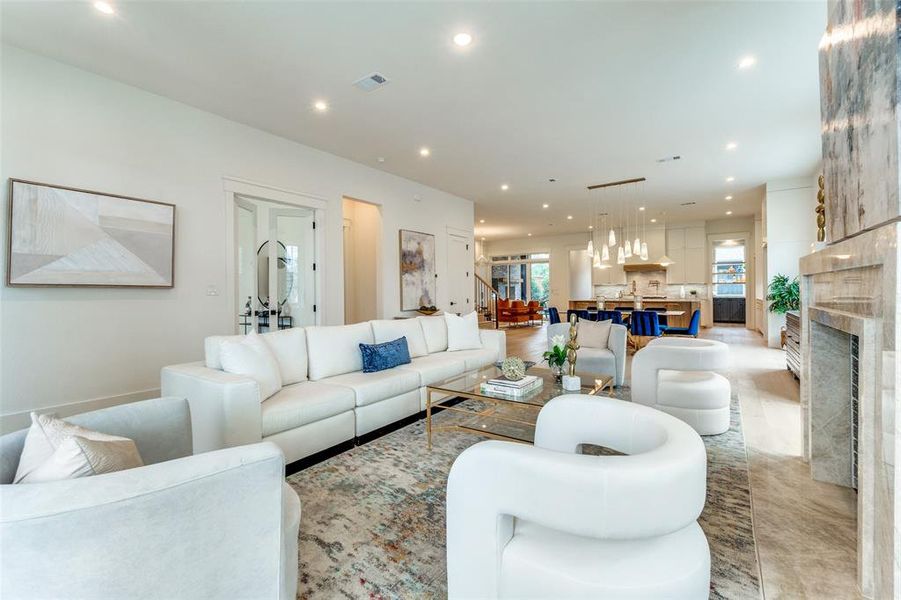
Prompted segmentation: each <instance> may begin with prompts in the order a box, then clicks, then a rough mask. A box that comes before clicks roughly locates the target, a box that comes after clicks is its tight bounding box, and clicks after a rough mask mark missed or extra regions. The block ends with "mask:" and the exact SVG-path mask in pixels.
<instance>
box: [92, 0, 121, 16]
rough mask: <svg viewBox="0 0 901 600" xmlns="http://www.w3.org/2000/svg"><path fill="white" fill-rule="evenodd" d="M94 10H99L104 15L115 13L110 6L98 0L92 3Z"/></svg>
mask: <svg viewBox="0 0 901 600" xmlns="http://www.w3.org/2000/svg"><path fill="white" fill-rule="evenodd" d="M94 8H96V9H97V10H99V11H100V12H102V13H103V14H105V15H112V14H114V13H115V12H116V11H115V10H113V7H112V6H110V5H109V4H108V3H106V2H102V1H100V0H98V1H97V2H95V3H94Z"/></svg>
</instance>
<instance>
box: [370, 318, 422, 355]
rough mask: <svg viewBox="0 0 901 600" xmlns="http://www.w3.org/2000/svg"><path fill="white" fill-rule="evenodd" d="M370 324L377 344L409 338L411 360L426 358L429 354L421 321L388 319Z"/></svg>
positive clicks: (408, 345) (408, 347)
mask: <svg viewBox="0 0 901 600" xmlns="http://www.w3.org/2000/svg"><path fill="white" fill-rule="evenodd" d="M370 323H371V324H372V335H373V337H374V338H375V343H376V344H382V343H384V342H391V341H394V340H396V339H398V338H401V337H405V338H407V349H408V350H409V351H410V358H416V357H417V356H425V355H426V354H428V353H429V349H428V347H427V346H426V342H425V335H424V334H423V333H422V325H420V324H419V319H391V320H387V319H386V320H383V321H370Z"/></svg>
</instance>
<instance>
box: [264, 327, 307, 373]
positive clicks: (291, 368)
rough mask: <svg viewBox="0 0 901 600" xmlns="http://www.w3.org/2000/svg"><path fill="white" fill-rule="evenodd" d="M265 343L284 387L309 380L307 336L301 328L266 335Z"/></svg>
mask: <svg viewBox="0 0 901 600" xmlns="http://www.w3.org/2000/svg"><path fill="white" fill-rule="evenodd" d="M260 337H262V338H263V341H264V342H266V345H267V346H268V347H269V350H271V351H272V355H273V356H274V357H275V360H276V362H277V363H278V370H279V373H280V374H281V376H282V385H291V384H292V383H297V382H299V381H306V379H307V336H306V334H305V333H304V331H303V329H302V328H300V327H292V328H291V329H282V330H279V331H270V332H268V333H264V334H263V335H262V336H260Z"/></svg>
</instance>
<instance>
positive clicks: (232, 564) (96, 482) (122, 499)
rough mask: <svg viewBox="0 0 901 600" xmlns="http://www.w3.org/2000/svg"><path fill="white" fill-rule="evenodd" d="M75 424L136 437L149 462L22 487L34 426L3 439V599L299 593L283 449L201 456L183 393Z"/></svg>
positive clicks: (292, 498) (293, 507)
mask: <svg viewBox="0 0 901 600" xmlns="http://www.w3.org/2000/svg"><path fill="white" fill-rule="evenodd" d="M66 420H67V421H70V422H72V423H76V424H78V425H81V426H83V427H87V428H89V429H93V430H95V431H100V432H103V433H108V434H113V435H120V436H125V437H129V438H131V439H133V440H134V441H135V443H136V444H137V446H138V450H139V451H140V453H141V457H142V458H143V460H144V463H145V466H144V467H141V468H137V469H129V470H126V471H119V472H115V473H108V474H104V475H95V476H93V477H85V478H81V479H71V480H63V481H54V482H49V483H33V484H15V485H13V484H11V482H12V479H13V476H14V474H15V471H16V467H17V466H18V462H19V455H20V454H21V451H22V445H23V443H24V440H25V435H26V431H27V430H22V431H17V432H15V433H11V434H8V435H5V436H2V437H0V457H2V461H0V483H2V485H0V554H2V556H3V560H2V561H0V595H2V596H3V597H4V598H17V599H18V598H92V599H96V598H117V599H118V598H251V597H252V598H273V599H275V598H279V599H288V598H290V599H293V598H294V597H295V593H296V589H297V532H298V526H299V523H300V501H299V499H298V498H297V494H295V493H294V491H293V490H292V489H291V488H290V487H288V485H287V484H286V483H285V482H284V457H283V455H282V453H281V451H280V450H279V449H278V448H277V447H276V446H275V445H273V444H270V443H261V444H254V445H251V446H242V447H238V448H229V449H227V450H219V451H216V452H209V453H206V454H199V455H196V456H192V455H191V451H192V447H191V416H190V411H189V409H188V403H187V402H186V401H185V400H183V399H181V398H162V399H157V400H147V401H143V402H135V403H132V404H125V405H121V406H115V407H113V408H108V409H104V410H99V411H95V412H91V413H85V414H81V415H77V416H75V417H71V418H67V419H66Z"/></svg>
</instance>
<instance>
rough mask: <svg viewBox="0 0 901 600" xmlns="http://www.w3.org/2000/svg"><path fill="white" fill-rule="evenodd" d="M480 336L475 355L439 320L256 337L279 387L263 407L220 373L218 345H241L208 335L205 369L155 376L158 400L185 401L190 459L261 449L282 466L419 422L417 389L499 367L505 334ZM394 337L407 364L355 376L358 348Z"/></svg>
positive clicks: (421, 403)
mask: <svg viewBox="0 0 901 600" xmlns="http://www.w3.org/2000/svg"><path fill="white" fill-rule="evenodd" d="M479 335H480V340H481V347H480V348H474V349H470V350H458V351H451V352H449V351H448V350H447V348H448V343H447V325H446V324H445V320H444V317H443V316H437V317H418V318H415V319H395V320H382V321H369V322H366V323H358V324H356V325H341V326H333V327H325V326H322V327H307V328H305V329H303V328H293V329H286V330H282V331H275V332H271V333H264V334H262V336H261V337H262V339H263V340H265V342H266V344H267V346H268V347H269V349H270V350H271V351H272V354H273V355H274V356H275V359H276V361H277V362H278V366H279V372H280V374H281V379H282V388H281V390H280V391H278V392H276V393H275V394H274V395H272V396H271V397H269V398H266V399H262V398H261V397H260V396H261V394H260V386H259V384H258V383H257V381H256V380H254V379H252V378H250V377H246V376H242V375H234V374H231V373H226V372H224V371H223V370H222V364H221V362H220V361H219V349H220V346H221V344H222V342H223V341H224V340H229V339H237V338H240V337H241V336H212V337H208V338H206V340H204V351H205V359H204V361H200V362H194V363H187V364H181V365H173V366H169V367H164V368H163V370H162V374H161V379H162V394H163V395H166V396H180V397H184V398H187V399H188V402H189V403H190V405H191V414H192V415H193V421H194V423H193V432H194V448H195V451H197V452H205V451H208V450H215V449H219V448H227V447H231V446H237V445H241V444H250V443H255V442H259V441H261V440H265V441H270V442H273V443H275V444H276V445H278V446H279V447H280V448H281V449H282V451H283V452H284V453H285V458H286V461H287V462H289V463H290V462H294V461H296V460H299V459H301V458H304V457H307V456H310V455H311V454H315V453H316V452H319V451H321V450H325V449H327V448H330V447H332V446H335V445H338V444H340V443H342V442H347V441H350V440H353V439H354V438H358V437H360V436H363V435H365V434H367V433H370V432H372V431H374V430H376V429H379V428H380V427H384V426H386V425H390V424H391V423H394V422H395V421H398V420H400V419H403V418H405V417H409V416H411V415H414V414H417V413H419V412H420V411H423V410H425V400H426V393H425V386H427V385H429V384H431V383H435V382H438V381H441V380H443V379H446V378H448V377H452V376H454V375H458V374H460V373H463V372H464V371H467V370H472V369H477V368H479V367H483V366H487V365H490V364H492V363H494V362H495V361H498V360H503V358H504V357H505V356H506V336H505V334H504V332H503V331H497V330H484V329H483V330H480V331H479ZM401 336H405V337H406V338H407V343H408V347H409V349H410V357H411V359H412V361H411V363H410V364H406V365H402V366H399V367H395V368H393V369H387V370H385V371H379V372H376V373H363V371H362V368H363V366H362V358H361V353H360V349H359V344H361V343H363V344H373V343H380V342H385V341H390V340H394V339H397V338H399V337H401Z"/></svg>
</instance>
